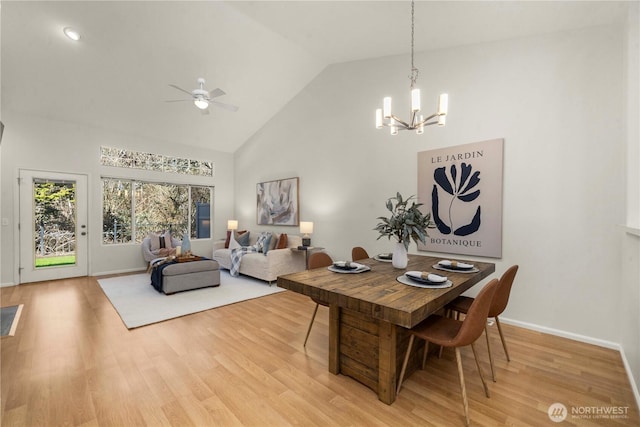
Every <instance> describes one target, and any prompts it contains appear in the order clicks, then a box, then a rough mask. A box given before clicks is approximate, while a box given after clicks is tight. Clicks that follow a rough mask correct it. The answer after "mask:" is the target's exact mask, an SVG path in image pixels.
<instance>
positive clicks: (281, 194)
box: [256, 178, 299, 225]
mask: <svg viewBox="0 0 640 427" xmlns="http://www.w3.org/2000/svg"><path fill="white" fill-rule="evenodd" d="M256 199H257V214H258V225H298V222H299V204H298V178H287V179H279V180H276V181H268V182H261V183H259V184H257V186H256Z"/></svg>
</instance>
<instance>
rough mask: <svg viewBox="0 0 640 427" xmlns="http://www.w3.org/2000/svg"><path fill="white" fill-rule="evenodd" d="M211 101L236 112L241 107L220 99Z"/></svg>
mask: <svg viewBox="0 0 640 427" xmlns="http://www.w3.org/2000/svg"><path fill="white" fill-rule="evenodd" d="M209 103H211V104H214V105H217V106H218V107H222V108H224V109H226V110H229V111H233V112H234V113H235V112H236V111H238V108H239V107H236V106H235V105H231V104H225V103H223V102H218V101H209Z"/></svg>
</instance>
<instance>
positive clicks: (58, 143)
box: [0, 108, 233, 286]
mask: <svg viewBox="0 0 640 427" xmlns="http://www.w3.org/2000/svg"><path fill="white" fill-rule="evenodd" d="M3 121H4V123H5V126H6V127H5V132H4V137H3V140H2V150H3V153H2V171H1V174H2V181H1V182H2V190H1V191H2V193H1V197H2V211H1V214H0V217H1V218H7V219H8V220H9V225H8V226H3V227H2V243H1V244H2V254H3V257H2V260H1V276H0V283H1V284H2V286H7V285H12V284H17V283H18V280H19V279H18V274H17V269H18V262H19V260H18V251H17V248H18V230H17V222H18V221H17V219H18V186H17V176H18V171H19V169H34V170H43V171H52V172H67V173H75V174H86V175H88V177H89V224H88V230H89V236H93V238H90V239H89V242H90V243H89V274H91V275H99V274H106V273H115V272H125V271H134V270H140V269H144V268H145V263H144V260H143V258H142V253H141V249H140V246H139V245H137V244H129V245H103V244H102V241H101V238H100V237H99V236H101V232H102V195H101V183H100V178H101V176H103V175H106V176H115V177H123V178H127V177H130V178H141V179H148V180H154V181H160V182H176V183H190V184H201V185H208V186H214V187H215V190H214V211H213V213H212V215H213V218H212V220H213V225H212V233H213V238H214V239H215V238H220V237H223V236H224V233H225V230H226V218H227V217H229V216H231V215H232V213H233V203H232V200H233V155H232V154H228V153H221V152H215V151H210V150H205V149H196V148H193V147H186V146H184V145H180V144H179V143H177V142H175V143H172V142H168V141H151V140H147V139H143V138H139V137H136V136H132V135H124V134H119V133H115V132H112V131H109V130H107V129H98V128H91V127H86V126H82V125H76V124H70V123H62V122H58V121H51V120H45V119H39V118H37V117H28V116H24V115H20V114H15V113H12V112H11V111H9V110H8V109H7V108H4V111H3ZM101 145H108V146H114V147H119V148H126V149H130V150H137V151H145V152H153V153H159V154H165V155H171V156H177V157H181V156H185V157H189V158H195V159H204V160H211V161H213V162H215V168H216V173H215V177H214V178H210V177H209V178H206V177H189V176H183V175H179V174H164V173H158V172H150V171H141V170H128V169H122V168H113V167H105V166H101V165H100V146H101ZM221 218H222V220H221ZM212 241H213V240H212V239H201V240H198V241H193V242H192V248H193V250H194V252H196V253H202V254H207V253H211V248H212Z"/></svg>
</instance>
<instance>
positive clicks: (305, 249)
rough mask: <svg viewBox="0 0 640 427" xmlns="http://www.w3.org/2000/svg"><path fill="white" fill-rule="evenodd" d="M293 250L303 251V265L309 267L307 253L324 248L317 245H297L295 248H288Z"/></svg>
mask: <svg viewBox="0 0 640 427" xmlns="http://www.w3.org/2000/svg"><path fill="white" fill-rule="evenodd" d="M290 249H291V250H292V251H294V252H304V266H305V267H306V269H307V270H308V269H309V255H310V254H311V253H312V252H317V251H323V250H324V248H321V247H319V246H298V247H296V248H290Z"/></svg>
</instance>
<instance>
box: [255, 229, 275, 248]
mask: <svg viewBox="0 0 640 427" xmlns="http://www.w3.org/2000/svg"><path fill="white" fill-rule="evenodd" d="M269 236H271V233H270V232H268V231H263V232H261V233H260V235H259V236H258V240H256V244H255V247H256V249H257V250H258V252H264V249H265V246H266V248H267V251H268V250H269V246H268V245H265V242H266V240H267V237H269Z"/></svg>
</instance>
